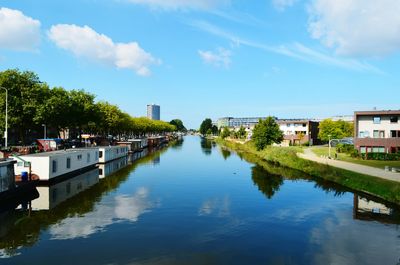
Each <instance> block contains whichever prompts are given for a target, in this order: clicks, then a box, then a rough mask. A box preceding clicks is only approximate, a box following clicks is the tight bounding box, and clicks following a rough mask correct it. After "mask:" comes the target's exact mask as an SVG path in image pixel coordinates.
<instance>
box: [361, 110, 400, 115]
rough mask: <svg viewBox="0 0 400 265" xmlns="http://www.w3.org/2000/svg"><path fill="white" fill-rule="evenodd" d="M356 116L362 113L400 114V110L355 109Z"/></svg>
mask: <svg viewBox="0 0 400 265" xmlns="http://www.w3.org/2000/svg"><path fill="white" fill-rule="evenodd" d="M354 115H355V116H361V115H400V110H371V111H355V112H354Z"/></svg>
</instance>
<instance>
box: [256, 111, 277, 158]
mask: <svg viewBox="0 0 400 265" xmlns="http://www.w3.org/2000/svg"><path fill="white" fill-rule="evenodd" d="M252 140H253V142H254V144H255V146H256V148H257V150H262V149H264V148H265V147H266V146H268V145H271V144H273V143H277V144H278V143H280V142H282V140H283V132H282V131H281V130H280V129H279V125H278V124H277V123H276V121H275V119H274V118H273V117H267V119H265V120H261V119H260V120H259V122H258V124H257V125H256V126H255V127H254V130H253V136H252Z"/></svg>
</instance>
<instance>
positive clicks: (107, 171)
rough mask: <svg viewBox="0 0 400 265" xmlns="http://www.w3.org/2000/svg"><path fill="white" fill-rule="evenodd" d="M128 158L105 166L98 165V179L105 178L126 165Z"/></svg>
mask: <svg viewBox="0 0 400 265" xmlns="http://www.w3.org/2000/svg"><path fill="white" fill-rule="evenodd" d="M128 162H129V159H128V157H127V156H126V157H122V158H119V159H117V160H114V161H111V162H109V163H107V164H99V178H100V179H102V178H105V177H107V176H109V175H111V174H113V173H114V172H117V171H118V170H120V169H122V168H124V167H126V166H127V165H128Z"/></svg>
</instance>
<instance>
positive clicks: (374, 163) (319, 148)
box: [311, 146, 400, 169]
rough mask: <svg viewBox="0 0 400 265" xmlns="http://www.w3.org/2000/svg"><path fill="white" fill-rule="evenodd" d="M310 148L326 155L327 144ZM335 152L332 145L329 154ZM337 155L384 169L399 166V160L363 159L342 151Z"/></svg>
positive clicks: (356, 162) (317, 153)
mask: <svg viewBox="0 0 400 265" xmlns="http://www.w3.org/2000/svg"><path fill="white" fill-rule="evenodd" d="M311 150H312V151H313V152H314V153H315V154H316V155H318V156H328V154H329V148H328V147H327V146H315V147H313V148H311ZM335 153H336V148H335V147H332V149H331V156H332V157H334V156H335ZM337 155H338V159H339V160H342V161H346V162H350V163H355V164H360V165H364V166H370V167H377V168H382V169H384V168H385V166H390V167H398V168H400V161H380V160H363V159H360V158H354V157H351V156H350V155H348V154H344V153H337Z"/></svg>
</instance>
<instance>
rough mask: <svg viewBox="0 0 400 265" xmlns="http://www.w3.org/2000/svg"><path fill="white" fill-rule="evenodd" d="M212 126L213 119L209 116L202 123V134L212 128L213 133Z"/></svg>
mask: <svg viewBox="0 0 400 265" xmlns="http://www.w3.org/2000/svg"><path fill="white" fill-rule="evenodd" d="M212 126H213V125H212V121H211V119H209V118H207V119H205V120H204V121H203V122H202V123H201V125H200V129H199V131H200V133H201V134H202V135H206V134H207V131H208V130H211V133H212Z"/></svg>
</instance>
